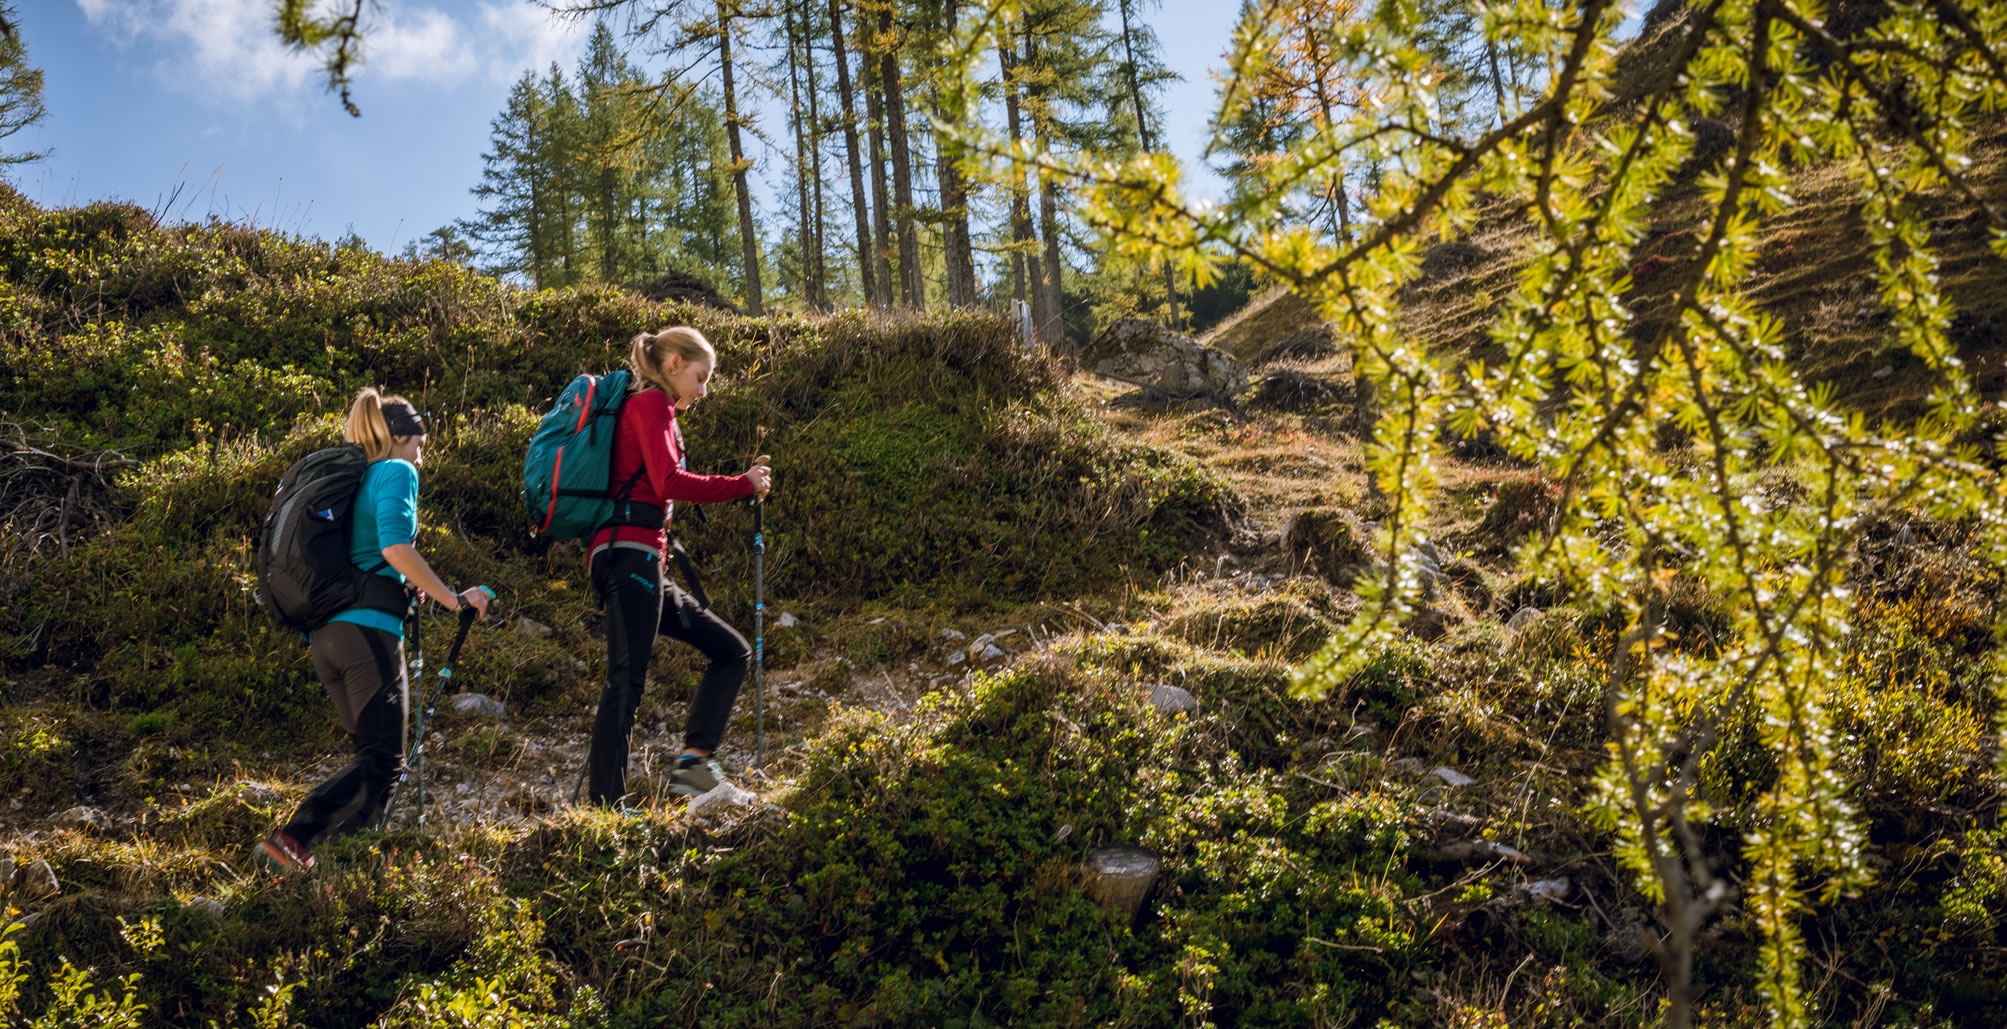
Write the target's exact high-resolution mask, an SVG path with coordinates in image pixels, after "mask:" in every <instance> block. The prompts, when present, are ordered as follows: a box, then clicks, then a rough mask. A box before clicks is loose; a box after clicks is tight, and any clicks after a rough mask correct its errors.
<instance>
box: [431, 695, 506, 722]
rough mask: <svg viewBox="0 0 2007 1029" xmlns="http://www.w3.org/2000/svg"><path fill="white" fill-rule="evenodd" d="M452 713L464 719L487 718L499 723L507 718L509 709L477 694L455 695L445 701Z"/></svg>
mask: <svg viewBox="0 0 2007 1029" xmlns="http://www.w3.org/2000/svg"><path fill="white" fill-rule="evenodd" d="M446 703H447V706H448V707H451V708H452V709H453V713H454V714H456V715H461V716H463V717H466V718H487V719H491V720H494V721H501V720H502V719H504V718H507V717H508V716H509V709H508V707H507V706H506V705H504V704H503V703H502V702H501V701H499V700H496V699H495V698H493V697H487V696H482V695H481V694H479V693H456V694H454V695H453V696H452V697H451V698H449V699H448V700H447V702H446Z"/></svg>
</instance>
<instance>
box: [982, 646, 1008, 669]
mask: <svg viewBox="0 0 2007 1029" xmlns="http://www.w3.org/2000/svg"><path fill="white" fill-rule="evenodd" d="M1006 656H1007V655H1006V654H1004V652H1003V648H1002V647H999V646H997V645H996V644H994V643H985V644H983V649H982V651H981V652H980V653H978V654H977V655H976V660H977V661H980V662H982V663H983V664H985V665H994V664H998V663H1000V662H1001V661H1003V659H1004V658H1005V657H1006Z"/></svg>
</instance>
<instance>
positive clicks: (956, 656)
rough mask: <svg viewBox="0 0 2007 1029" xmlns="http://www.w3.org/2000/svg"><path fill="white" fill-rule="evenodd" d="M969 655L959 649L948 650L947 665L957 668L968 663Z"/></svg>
mask: <svg viewBox="0 0 2007 1029" xmlns="http://www.w3.org/2000/svg"><path fill="white" fill-rule="evenodd" d="M968 660H969V655H968V654H966V653H964V652H963V651H961V650H950V651H948V667H949V668H957V667H960V666H961V665H964V664H966V663H968Z"/></svg>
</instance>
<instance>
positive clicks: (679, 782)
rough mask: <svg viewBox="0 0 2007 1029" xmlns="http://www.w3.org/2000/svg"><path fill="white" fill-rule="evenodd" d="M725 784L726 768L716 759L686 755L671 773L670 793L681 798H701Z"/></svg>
mask: <svg viewBox="0 0 2007 1029" xmlns="http://www.w3.org/2000/svg"><path fill="white" fill-rule="evenodd" d="M724 784H725V766H723V765H721V764H719V763H718V761H717V759H716V758H709V757H697V756H696V755H694V754H685V755H683V756H682V757H680V758H677V759H676V768H675V770H674V771H672V772H670V773H669V792H670V793H673V794H675V795H677V796H679V797H701V796H703V795H704V794H706V793H709V792H711V791H712V790H715V789H717V788H718V787H720V786H722V785H724Z"/></svg>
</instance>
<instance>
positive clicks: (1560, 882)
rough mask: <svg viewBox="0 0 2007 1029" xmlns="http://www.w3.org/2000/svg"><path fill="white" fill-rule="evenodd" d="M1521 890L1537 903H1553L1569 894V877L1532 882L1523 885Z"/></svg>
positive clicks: (1528, 898) (1527, 897)
mask: <svg viewBox="0 0 2007 1029" xmlns="http://www.w3.org/2000/svg"><path fill="white" fill-rule="evenodd" d="M1519 892H1520V893H1521V894H1523V895H1525V897H1526V899H1527V900H1529V901H1531V902H1533V903H1535V904H1551V903H1553V902H1554V901H1557V900H1560V899H1562V898H1563V897H1566V896H1567V895H1568V877H1567V876H1565V875H1564V876H1562V877H1560V878H1558V879H1541V880H1539V881H1537V882H1530V883H1527V884H1526V885H1524V886H1521V887H1520V888H1519Z"/></svg>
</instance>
